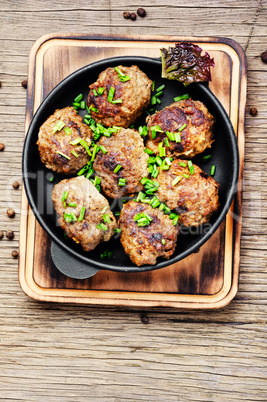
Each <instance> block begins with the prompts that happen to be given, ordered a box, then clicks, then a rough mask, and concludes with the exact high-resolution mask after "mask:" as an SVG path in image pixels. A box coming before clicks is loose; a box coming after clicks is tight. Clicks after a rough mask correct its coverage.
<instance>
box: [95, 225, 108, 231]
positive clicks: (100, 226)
mask: <svg viewBox="0 0 267 402" xmlns="http://www.w3.org/2000/svg"><path fill="white" fill-rule="evenodd" d="M96 227H97V229H99V230H104V231H106V230H108V228H107V226H106V225H104V223H100V224H99V225H96Z"/></svg>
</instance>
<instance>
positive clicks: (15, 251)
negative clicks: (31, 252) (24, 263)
mask: <svg viewBox="0 0 267 402" xmlns="http://www.w3.org/2000/svg"><path fill="white" fill-rule="evenodd" d="M11 255H12V258H18V256H19V253H18V251H17V250H13V251H12V252H11Z"/></svg>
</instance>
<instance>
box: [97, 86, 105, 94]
mask: <svg viewBox="0 0 267 402" xmlns="http://www.w3.org/2000/svg"><path fill="white" fill-rule="evenodd" d="M104 91H105V88H104V87H99V88H98V90H97V92H98V95H103V93H104Z"/></svg>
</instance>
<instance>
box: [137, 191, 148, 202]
mask: <svg viewBox="0 0 267 402" xmlns="http://www.w3.org/2000/svg"><path fill="white" fill-rule="evenodd" d="M145 197H146V195H145V193H143V192H142V191H139V193H138V195H137V198H136V201H137V202H139V201H141V200H143V199H144V198H145Z"/></svg>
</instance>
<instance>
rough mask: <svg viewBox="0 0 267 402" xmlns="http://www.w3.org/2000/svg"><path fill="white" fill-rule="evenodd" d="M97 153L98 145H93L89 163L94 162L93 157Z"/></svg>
mask: <svg viewBox="0 0 267 402" xmlns="http://www.w3.org/2000/svg"><path fill="white" fill-rule="evenodd" d="M98 151H99V147H98V145H96V144H95V145H94V148H93V154H92V158H91V162H93V161H94V160H95V156H96V154H97V152H98Z"/></svg>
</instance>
